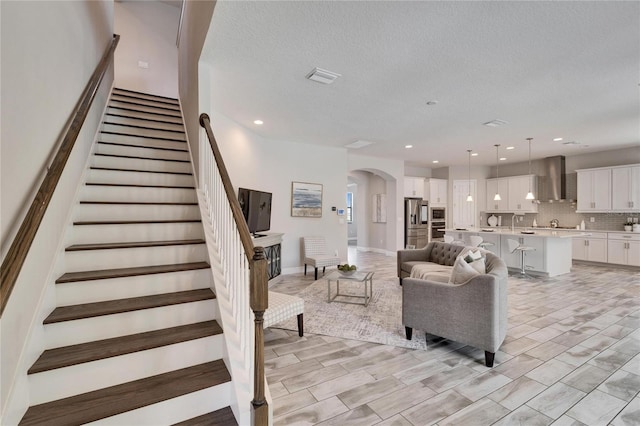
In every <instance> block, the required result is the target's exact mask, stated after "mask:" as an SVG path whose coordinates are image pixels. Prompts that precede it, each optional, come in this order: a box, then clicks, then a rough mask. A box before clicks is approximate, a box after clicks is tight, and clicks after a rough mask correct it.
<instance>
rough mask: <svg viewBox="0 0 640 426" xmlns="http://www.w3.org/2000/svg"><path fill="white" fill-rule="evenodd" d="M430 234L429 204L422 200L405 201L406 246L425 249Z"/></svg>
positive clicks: (411, 199)
mask: <svg viewBox="0 0 640 426" xmlns="http://www.w3.org/2000/svg"><path fill="white" fill-rule="evenodd" d="M428 233H429V204H428V202H427V201H424V200H422V198H405V199H404V246H405V248H423V247H424V246H426V245H427V242H428Z"/></svg>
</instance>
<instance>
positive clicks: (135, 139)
mask: <svg viewBox="0 0 640 426" xmlns="http://www.w3.org/2000/svg"><path fill="white" fill-rule="evenodd" d="M98 140H99V141H101V142H120V143H128V144H132V145H140V146H149V147H154V146H155V147H160V148H173V149H182V150H184V149H188V147H187V143H186V142H180V141H167V140H163V139H151V138H142V137H140V136H128V135H114V134H110V133H100V136H99V138H98Z"/></svg>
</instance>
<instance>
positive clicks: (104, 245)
mask: <svg viewBox="0 0 640 426" xmlns="http://www.w3.org/2000/svg"><path fill="white" fill-rule="evenodd" d="M204 243H205V241H204V240H202V239H197V240H167V241H138V242H130V243H99V244H74V245H72V246H69V247H67V248H66V249H65V251H81V250H107V249H120V248H140V247H162V246H184V245H190V244H204Z"/></svg>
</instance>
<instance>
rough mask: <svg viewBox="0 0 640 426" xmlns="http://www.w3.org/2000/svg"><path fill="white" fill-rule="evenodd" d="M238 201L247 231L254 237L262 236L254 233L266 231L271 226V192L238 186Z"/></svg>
mask: <svg viewBox="0 0 640 426" xmlns="http://www.w3.org/2000/svg"><path fill="white" fill-rule="evenodd" d="M238 201H239V202H240V207H241V208H242V214H243V215H244V219H245V220H246V221H247V226H248V227H249V232H251V233H252V234H253V236H254V237H262V236H263V235H259V234H256V233H257V232H263V231H268V230H269V229H270V228H271V193H270V192H264V191H256V190H254V189H247V188H238Z"/></svg>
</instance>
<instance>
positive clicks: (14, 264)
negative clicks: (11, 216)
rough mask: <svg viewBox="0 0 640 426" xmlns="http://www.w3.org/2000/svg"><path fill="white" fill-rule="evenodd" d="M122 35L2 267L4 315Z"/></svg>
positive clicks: (74, 117)
mask: <svg viewBox="0 0 640 426" xmlns="http://www.w3.org/2000/svg"><path fill="white" fill-rule="evenodd" d="M119 40H120V36H119V35H117V34H114V35H113V40H112V41H111V43H109V46H107V49H106V50H105V52H104V54H103V55H102V59H101V60H100V62H99V63H98V65H97V66H96V69H95V71H94V72H93V74H92V75H91V78H90V79H89V82H88V83H87V86H86V87H85V88H84V91H83V92H82V95H81V96H80V100H79V101H78V103H77V104H76V107H75V108H74V110H73V111H72V112H71V116H70V118H69V121H68V123H69V124H68V126H67V128H66V129H65V131H64V133H63V136H62V143H61V144H60V147H59V148H58V150H57V151H56V154H55V156H54V157H53V161H52V163H51V166H50V167H49V170H48V171H47V174H46V176H45V178H44V180H43V181H42V184H40V188H39V189H38V192H37V193H36V195H35V197H34V199H33V202H32V203H31V207H29V210H28V212H27V214H26V216H25V218H24V220H23V221H22V224H21V225H20V228H19V229H18V233H17V234H16V236H15V238H14V239H13V241H12V243H11V246H10V247H9V251H8V252H7V255H6V256H5V258H4V260H3V262H2V268H1V270H0V316H2V313H3V312H4V308H5V307H6V306H7V302H8V301H9V297H10V296H11V292H12V291H13V288H14V286H15V284H16V280H17V279H18V276H19V275H20V270H21V269H22V265H23V264H24V261H25V259H26V257H27V254H28V253H29V249H30V248H31V244H32V243H33V239H34V238H35V236H36V233H37V232H38V228H39V227H40V223H41V222H42V218H43V217H44V215H45V213H46V211H47V207H48V206H49V202H50V201H51V198H52V197H53V193H54V191H55V189H56V186H57V185H58V181H59V180H60V176H61V175H62V171H63V170H64V167H65V165H66V164H67V160H68V159H69V156H70V155H71V151H72V150H73V146H74V145H75V143H76V140H77V139H78V134H79V133H80V130H81V129H82V125H83V124H84V121H85V119H86V118H87V114H88V113H89V109H90V108H91V105H92V104H93V100H94V99H95V97H96V93H97V92H98V89H99V87H100V83H101V82H102V78H103V77H104V74H105V73H106V71H107V69H108V68H109V65H110V64H111V62H112V60H113V52H114V51H115V49H116V46H117V45H118V41H119Z"/></svg>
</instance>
